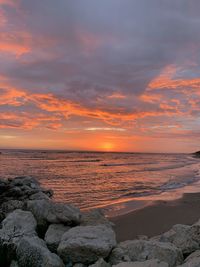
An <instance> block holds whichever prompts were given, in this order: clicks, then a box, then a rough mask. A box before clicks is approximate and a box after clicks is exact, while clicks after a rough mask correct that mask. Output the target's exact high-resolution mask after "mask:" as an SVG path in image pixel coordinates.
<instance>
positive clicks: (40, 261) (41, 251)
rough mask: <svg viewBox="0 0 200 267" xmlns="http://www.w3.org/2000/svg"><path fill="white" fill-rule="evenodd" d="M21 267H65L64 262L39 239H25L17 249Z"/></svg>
mask: <svg viewBox="0 0 200 267" xmlns="http://www.w3.org/2000/svg"><path fill="white" fill-rule="evenodd" d="M16 254H17V261H18V263H19V267H64V264H63V262H62V260H61V259H60V258H59V257H58V256H57V255H56V254H54V253H51V252H50V251H49V250H48V248H47V247H46V244H45V242H44V241H43V240H42V239H40V238H38V237H36V236H35V237H24V238H22V239H21V240H20V243H19V245H18V247H17V252H16Z"/></svg>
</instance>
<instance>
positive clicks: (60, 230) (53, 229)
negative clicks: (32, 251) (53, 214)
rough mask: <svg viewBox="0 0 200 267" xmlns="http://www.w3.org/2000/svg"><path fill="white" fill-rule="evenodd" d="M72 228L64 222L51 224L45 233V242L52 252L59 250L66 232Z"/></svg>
mask: <svg viewBox="0 0 200 267" xmlns="http://www.w3.org/2000/svg"><path fill="white" fill-rule="evenodd" d="M69 229H70V227H69V226H65V225H63V224H51V225H50V226H49V228H48V230H47V232H46V234H45V238H44V239H45V242H46V244H47V246H48V248H49V249H50V250H51V251H52V252H57V248H58V245H59V243H60V241H61V238H62V236H63V234H64V233H65V232H67V231H68V230H69Z"/></svg>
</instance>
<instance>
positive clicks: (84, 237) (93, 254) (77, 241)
mask: <svg viewBox="0 0 200 267" xmlns="http://www.w3.org/2000/svg"><path fill="white" fill-rule="evenodd" d="M115 245H116V238H115V233H114V231H113V230H112V229H111V228H110V227H107V226H106V225H97V226H77V227H74V228H72V229H70V230H69V231H68V232H66V233H65V234H64V235H63V237H62V240H61V243H60V245H59V247H58V254H59V255H60V256H61V258H62V259H63V261H64V262H65V263H66V262H67V261H68V260H69V259H70V260H71V261H72V262H73V263H78V262H81V263H84V264H90V263H94V262H95V261H97V260H98V259H99V258H106V257H107V256H108V255H109V253H110V252H111V250H112V248H113V247H114V246H115Z"/></svg>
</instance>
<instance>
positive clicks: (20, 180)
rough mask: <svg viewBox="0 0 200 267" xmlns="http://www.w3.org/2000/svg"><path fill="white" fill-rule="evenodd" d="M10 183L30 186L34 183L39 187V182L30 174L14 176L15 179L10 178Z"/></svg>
mask: <svg viewBox="0 0 200 267" xmlns="http://www.w3.org/2000/svg"><path fill="white" fill-rule="evenodd" d="M9 181H10V185H11V186H24V185H27V186H30V187H32V186H33V184H34V187H37V188H40V186H39V182H38V181H37V180H36V179H34V178H33V177H30V176H19V177H15V179H10V180H9Z"/></svg>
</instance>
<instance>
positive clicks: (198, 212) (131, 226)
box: [110, 193, 200, 242]
mask: <svg viewBox="0 0 200 267" xmlns="http://www.w3.org/2000/svg"><path fill="white" fill-rule="evenodd" d="M198 219H200V193H186V194H184V195H183V197H182V198H181V199H178V200H174V201H156V202H154V203H153V204H151V205H150V206H147V207H144V208H142V209H138V210H135V211H133V212H129V213H128V214H124V215H120V216H116V217H113V218H110V220H111V221H112V222H113V223H114V224H115V227H114V230H115V232H116V235H117V241H119V242H120V241H125V240H130V239H134V238H136V237H137V236H139V235H147V236H148V237H152V236H156V235H159V234H161V233H163V232H165V231H167V230H169V229H170V228H171V227H172V226H173V225H174V224H179V223H180V224H189V225H190V224H193V223H195V222H196V221H198Z"/></svg>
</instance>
